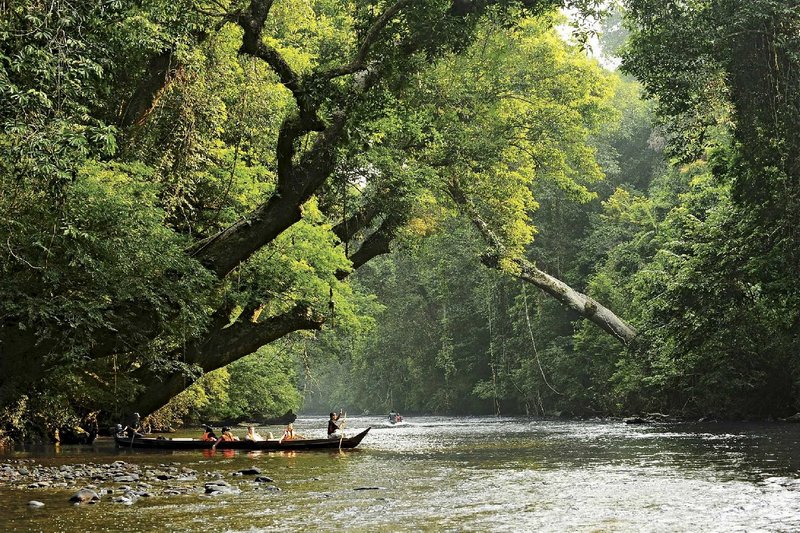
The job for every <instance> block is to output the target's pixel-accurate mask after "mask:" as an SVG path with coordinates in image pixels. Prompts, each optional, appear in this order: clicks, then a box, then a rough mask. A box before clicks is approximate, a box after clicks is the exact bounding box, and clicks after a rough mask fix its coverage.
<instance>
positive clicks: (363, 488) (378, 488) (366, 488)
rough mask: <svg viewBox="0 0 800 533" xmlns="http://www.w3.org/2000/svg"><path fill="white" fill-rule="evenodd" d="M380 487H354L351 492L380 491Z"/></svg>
mask: <svg viewBox="0 0 800 533" xmlns="http://www.w3.org/2000/svg"><path fill="white" fill-rule="evenodd" d="M381 488H382V487H356V488H354V489H353V490H381Z"/></svg>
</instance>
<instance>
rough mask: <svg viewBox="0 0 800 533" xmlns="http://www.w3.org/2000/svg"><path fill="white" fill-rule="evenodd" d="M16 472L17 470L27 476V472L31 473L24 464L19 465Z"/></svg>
mask: <svg viewBox="0 0 800 533" xmlns="http://www.w3.org/2000/svg"><path fill="white" fill-rule="evenodd" d="M17 472H19V473H20V474H21V475H23V476H27V475H28V474H30V473H31V472H30V470H28V469H27V468H25V467H24V466H21V467H19V469H17Z"/></svg>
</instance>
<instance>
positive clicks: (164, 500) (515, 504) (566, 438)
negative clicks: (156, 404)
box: [0, 417, 800, 531]
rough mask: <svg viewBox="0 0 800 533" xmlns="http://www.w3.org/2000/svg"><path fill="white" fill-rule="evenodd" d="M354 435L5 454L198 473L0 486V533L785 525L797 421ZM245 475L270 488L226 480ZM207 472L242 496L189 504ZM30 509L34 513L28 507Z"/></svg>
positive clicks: (797, 462)
mask: <svg viewBox="0 0 800 533" xmlns="http://www.w3.org/2000/svg"><path fill="white" fill-rule="evenodd" d="M325 424H326V419H325V417H319V418H300V419H299V420H298V421H297V422H296V423H295V427H296V429H297V430H298V432H300V433H301V434H305V435H307V436H310V437H312V436H313V437H316V436H320V435H321V434H322V432H323V431H324V429H323V428H324V427H325ZM367 426H372V428H373V429H372V431H371V432H370V434H369V435H368V436H367V438H366V439H365V440H364V442H362V444H361V446H360V447H359V448H358V449H356V450H352V451H347V452H341V453H340V452H338V451H334V452H276V453H256V454H253V453H250V454H248V453H236V454H223V453H222V452H217V453H216V454H214V455H213V456H207V454H206V455H204V454H203V452H201V451H185V452H167V453H151V452H141V451H135V450H133V451H132V450H117V449H114V448H113V446H112V445H111V444H110V443H109V442H105V443H103V442H100V441H98V443H97V444H96V445H95V446H91V447H67V446H65V447H62V448H61V450H60V451H59V452H58V453H56V452H55V451H54V449H53V448H43V449H39V450H33V451H29V452H17V453H14V454H11V455H10V456H8V455H7V456H5V457H0V462H8V461H9V460H10V459H20V458H30V459H35V461H36V462H37V463H39V464H45V465H60V464H69V463H87V462H94V463H98V464H102V463H110V462H113V461H116V460H122V461H126V462H128V463H133V464H141V465H145V464H146V465H158V464H165V465H170V464H175V465H176V466H181V467H187V468H191V469H193V470H197V471H198V479H197V481H194V482H191V481H187V482H183V484H184V485H188V486H192V487H196V488H197V490H195V491H193V492H191V493H190V494H181V495H170V496H165V495H162V494H161V491H162V490H163V489H165V488H166V487H167V486H168V485H170V484H171V485H176V484H177V482H175V481H169V482H155V481H151V482H150V484H151V488H150V491H151V492H153V493H154V494H155V496H154V497H152V498H140V499H139V500H137V501H136V503H135V504H133V505H130V506H126V505H122V504H115V503H112V502H111V500H110V498H108V497H104V498H103V501H101V502H100V503H99V504H96V505H80V506H73V505H71V504H69V503H68V501H67V500H68V498H69V496H70V495H71V494H72V493H73V492H74V491H75V489H68V488H46V489H27V488H24V487H9V486H0V531H14V530H17V531H131V529H132V528H133V529H136V530H140V531H156V530H164V531H258V530H278V529H280V530H284V531H796V530H800V475H798V474H799V473H800V457H798V456H797V454H796V453H795V450H798V449H800V448H798V444H799V443H800V426H797V425H790V424H763V425H759V424H707V425H698V424H675V425H669V424H664V425H649V426H627V425H625V424H622V423H621V422H616V421H613V422H612V421H552V420H538V419H527V418H444V417H420V418H415V417H409V418H408V419H407V422H406V423H404V424H401V425H397V426H390V425H389V424H388V423H387V422H386V421H385V420H384V418H383V417H380V418H378V417H351V418H350V419H349V420H348V433H355V432H357V431H358V430H360V429H363V428H365V427H367ZM267 429H272V430H273V431H275V432H277V428H267ZM240 433H242V434H243V433H244V432H243V431H240ZM15 466H18V465H15ZM250 466H257V467H258V468H260V469H261V470H262V472H263V473H264V474H266V475H268V476H270V477H272V478H273V479H274V480H275V483H274V485H275V486H277V487H278V488H280V489H281V490H280V491H274V490H269V489H267V488H266V487H265V486H263V485H257V484H255V483H253V482H252V480H251V479H250V478H247V477H233V476H232V475H231V474H232V473H233V472H235V471H236V470H238V469H241V468H246V467H250ZM214 473H221V474H222V475H223V476H224V478H225V479H226V480H227V481H228V482H230V483H231V484H232V485H235V486H240V487H241V489H242V492H241V493H240V494H232V495H218V496H207V495H205V494H203V491H202V488H203V482H204V481H205V480H206V479H207V476H210V475H213V474H214ZM80 486H83V484H80V485H77V488H79V487H80ZM102 486H103V487H114V484H113V483H105V484H103V485H102ZM31 499H36V500H39V501H42V502H44V503H45V507H44V508H42V509H35V510H32V509H28V508H27V506H26V503H27V501H28V500H31Z"/></svg>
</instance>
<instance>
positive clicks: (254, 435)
mask: <svg viewBox="0 0 800 533" xmlns="http://www.w3.org/2000/svg"><path fill="white" fill-rule="evenodd" d="M244 440H249V441H250V442H261V441H262V440H264V437H262V436H261V435H259V434H258V432H257V431H256V430H255V428H254V427H253V426H247V435H245V436H244Z"/></svg>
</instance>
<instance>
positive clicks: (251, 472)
mask: <svg viewBox="0 0 800 533" xmlns="http://www.w3.org/2000/svg"><path fill="white" fill-rule="evenodd" d="M239 473H240V474H242V475H243V476H256V475H258V474H260V473H261V470H259V469H258V468H256V467H254V466H252V467H250V468H244V469H242V470H239Z"/></svg>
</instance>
